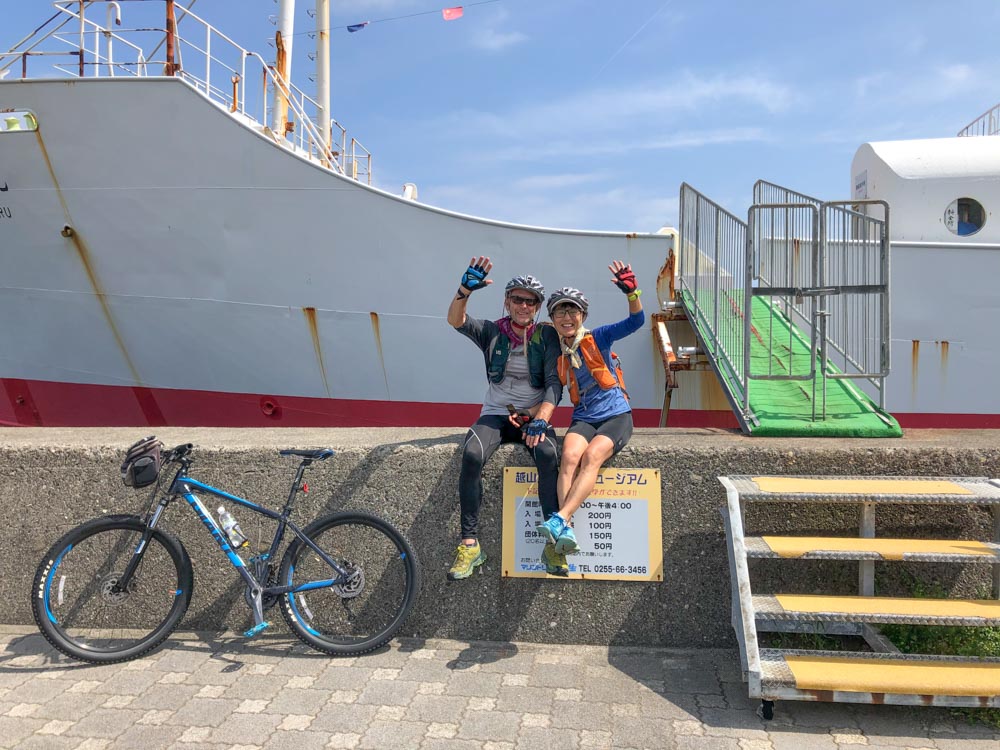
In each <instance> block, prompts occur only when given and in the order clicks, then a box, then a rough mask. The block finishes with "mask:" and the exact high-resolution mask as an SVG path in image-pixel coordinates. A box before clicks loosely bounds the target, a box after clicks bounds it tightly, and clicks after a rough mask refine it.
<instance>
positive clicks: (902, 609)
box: [774, 594, 1000, 619]
mask: <svg viewBox="0 0 1000 750" xmlns="http://www.w3.org/2000/svg"><path fill="white" fill-rule="evenodd" d="M774 598H775V599H777V601H778V603H779V604H780V605H781V606H782V607H783V608H784V610H785V611H786V612H835V613H843V614H873V615H874V614H885V615H915V616H920V617H955V618H972V617H982V618H988V619H990V618H992V619H996V618H1000V601H997V600H995V599H985V600H980V599H909V598H894V597H887V596H824V595H817V594H775V595H774Z"/></svg>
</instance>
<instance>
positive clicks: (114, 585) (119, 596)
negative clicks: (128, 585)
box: [100, 573, 135, 606]
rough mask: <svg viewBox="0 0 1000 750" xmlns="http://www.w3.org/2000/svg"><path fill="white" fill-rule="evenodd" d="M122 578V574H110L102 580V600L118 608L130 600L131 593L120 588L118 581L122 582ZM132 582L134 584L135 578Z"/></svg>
mask: <svg viewBox="0 0 1000 750" xmlns="http://www.w3.org/2000/svg"><path fill="white" fill-rule="evenodd" d="M121 577H122V574H121V573H108V574H107V575H106V576H104V577H103V578H102V579H101V583H100V588H101V599H103V600H104V601H105V602H106V603H108V604H111V605H114V606H116V605H118V604H122V603H124V602H125V601H126V600H127V599H128V595H129V594H130V593H131V592H130V591H129V590H128V589H120V588H118V581H120V580H121ZM132 581H133V583H134V581H135V578H133V579H132Z"/></svg>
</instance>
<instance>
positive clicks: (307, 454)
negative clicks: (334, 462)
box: [278, 448, 333, 461]
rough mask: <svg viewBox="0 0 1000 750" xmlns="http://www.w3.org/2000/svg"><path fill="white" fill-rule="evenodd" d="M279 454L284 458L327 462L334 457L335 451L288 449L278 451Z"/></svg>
mask: <svg viewBox="0 0 1000 750" xmlns="http://www.w3.org/2000/svg"><path fill="white" fill-rule="evenodd" d="M278 453H280V454H281V455H282V456H301V457H302V458H308V459H311V460H313V461H325V460H326V459H328V458H329V457H330V456H332V455H333V451H332V450H330V449H329V448H315V449H313V450H300V449H297V448H288V449H287V450H283V451H278Z"/></svg>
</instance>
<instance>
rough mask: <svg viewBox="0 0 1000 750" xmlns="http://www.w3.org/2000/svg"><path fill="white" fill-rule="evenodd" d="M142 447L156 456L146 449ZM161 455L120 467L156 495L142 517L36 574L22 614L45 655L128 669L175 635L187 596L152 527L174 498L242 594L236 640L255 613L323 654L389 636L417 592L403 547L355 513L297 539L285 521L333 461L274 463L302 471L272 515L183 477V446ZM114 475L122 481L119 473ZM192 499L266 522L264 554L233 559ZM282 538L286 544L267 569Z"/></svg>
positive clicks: (80, 537) (176, 550) (84, 537)
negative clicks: (242, 616)
mask: <svg viewBox="0 0 1000 750" xmlns="http://www.w3.org/2000/svg"><path fill="white" fill-rule="evenodd" d="M146 440H147V441H153V443H151V444H155V445H160V444H159V442H158V441H155V438H147V439H146ZM141 442H142V441H140V443H141ZM136 445H139V443H137V444H136ZM160 448H162V446H160ZM160 448H155V447H154V448H153V449H152V450H151V451H147V452H146V454H145V456H146V458H149V456H153V459H155V467H153V466H152V464H149V463H147V466H146V467H144V468H140V469H136V466H135V462H133V463H132V464H129V463H128V460H127V461H126V464H127V465H128V466H129V472H128V473H129V477H132V476H133V472H134V473H135V475H136V476H139V475H143V476H144V479H143V482H144V485H149V484H153V483H154V482H155V484H156V486H155V487H154V489H153V491H152V494H151V495H150V500H149V505H148V507H147V508H146V511H145V514H143V515H141V516H140V515H110V516H103V517H100V518H95V519H93V520H90V521H87V522H86V523H83V524H81V525H80V526H78V527H76V528H74V529H73V530H72V531H70V532H68V533H67V534H65V535H64V536H63V537H62V538H61V539H59V541H57V542H56V543H55V544H54V545H53V546H52V548H51V549H50V550H49V551H48V553H47V554H46V555H45V557H44V558H43V559H42V561H41V563H40V564H39V566H38V570H37V572H36V573H35V578H34V585H33V587H32V595H31V604H32V613H33V614H34V617H35V622H36V623H37V625H38V628H39V629H40V630H41V632H42V634H43V635H44V636H45V638H46V639H47V640H48V641H49V643H51V644H52V645H53V646H54V647H55V648H56V649H58V650H59V651H61V652H62V653H64V654H66V655H67V656H71V657H73V658H75V659H80V660H82V661H87V662H93V663H105V664H107V663H113V662H120V661H127V660H129V659H136V658H138V657H140V656H142V655H144V654H146V653H148V652H150V651H152V650H153V649H155V648H156V647H157V646H159V645H160V644H161V643H163V641H164V640H166V638H167V636H169V635H170V633H172V632H173V631H174V629H175V628H176V627H177V626H178V624H179V623H180V621H181V618H182V617H183V616H184V612H185V611H186V610H187V607H188V605H189V604H190V602H191V593H192V588H193V585H194V573H193V570H192V566H191V558H190V557H189V556H188V553H187V551H186V550H185V549H184V545H183V544H181V542H180V540H179V539H178V538H177V537H176V536H174V535H173V534H171V533H169V532H168V531H166V530H164V529H163V528H161V527H160V521H161V518H162V516H163V513H164V511H166V509H167V508H168V506H169V505H170V504H171V503H172V502H173V501H174V500H176V499H177V498H184V500H186V501H187V503H188V505H189V506H190V507H191V508H192V509H193V510H194V512H195V513H196V514H197V516H198V518H200V519H201V522H202V523H203V524H204V526H205V528H206V529H208V531H209V533H211V535H212V537H213V538H214V539H215V542H216V543H217V544H218V546H219V549H221V550H222V552H223V553H225V555H226V557H227V559H228V560H229V562H230V564H231V565H232V566H233V568H235V570H236V573H237V574H238V575H239V576H240V578H242V580H243V582H244V583H245V584H246V588H245V590H244V598H245V600H246V603H247V604H248V606H249V608H250V611H251V612H252V613H253V619H254V625H253V627H251V628H250V629H249V630H247V631H246V632H245V633H244V634H243V635H245V636H246V637H248V638H249V637H253V636H255V635H257V634H258V633H260V632H261V631H263V630H265V629H266V628H267V627H268V626H269V625H270V623H269V622H268V621H266V620H265V619H264V612H265V611H267V610H269V609H271V608H272V607H274V606H275V605H278V604H280V611H281V614H282V616H283V617H284V619H285V621H286V622H287V623H288V626H289V627H290V628H291V630H292V632H294V633H295V635H296V636H298V637H299V638H300V639H301V640H302V641H304V642H305V643H307V644H308V645H309V646H311V647H312V648H314V649H317V650H318V651H322V652H325V653H328V654H333V655H338V656H354V655H358V654H364V653H366V652H369V651H373V650H374V649H377V648H379V647H380V646H382V645H384V644H385V643H387V642H388V641H389V640H391V639H392V637H393V636H394V635H395V634H396V633H397V632H398V631H399V629H400V628H401V627H402V625H403V622H404V620H405V619H406V616H407V615H408V614H409V612H410V610H411V608H412V607H413V605H414V603H415V601H416V598H417V596H418V593H419V590H420V568H419V563H418V561H417V556H416V555H415V554H414V552H413V549H412V548H411V547H410V544H409V542H407V540H406V539H405V538H404V537H403V535H402V534H400V533H399V531H397V530H396V529H395V528H393V526H392V525H391V524H390V523H389V522H387V521H385V520H383V519H381V518H379V517H377V516H374V515H371V514H368V513H362V512H357V511H347V512H338V513H332V514H330V515H327V516H323V517H321V518H318V519H316V520H315V521H313V522H312V523H310V524H308V525H307V526H306V527H305V528H299V527H298V526H297V525H296V524H295V523H293V522H292V521H291V519H290V516H291V513H292V508H293V506H294V504H295V498H296V496H297V495H298V493H299V491H300V490H302V491H305V492H308V486H307V485H305V484H304V483H303V481H302V478H303V475H304V473H305V470H306V468H307V467H308V466H309V465H310V464H312V463H313V462H314V461H325V460H326V459H328V458H329V457H330V456H332V455H334V452H333V451H332V450H330V449H329V448H325V449H321V450H296V449H289V450H282V451H280V453H281V455H283V456H297V457H299V458H301V459H302V461H301V463H300V464H299V467H298V471H297V472H296V474H295V479H294V480H293V482H292V487H291V490H290V491H289V494H288V500H287V502H286V503H285V505H284V507H283V508H282V510H281V511H280V512H276V511H273V510H270V509H269V508H266V507H263V506H261V505H257V504H256V503H253V502H251V501H249V500H245V499H243V498H241V497H238V496H236V495H231V494H229V493H228V492H224V491H223V490H221V489H217V488H215V487H212V486H211V485H208V484H205V483H204V482H200V481H198V480H196V479H193V478H192V477H191V476H189V475H188V472H189V470H190V467H191V463H192V457H191V454H192V449H193V446H192V444H190V443H186V444H183V445H178V446H177V447H175V448H173V449H171V450H169V451H166V452H156V451H160ZM153 459H150V460H151V461H152V460H153ZM144 460H145V459H144ZM140 463H141V462H140ZM161 466H162V468H163V470H161V468H160V467H161ZM154 468H155V470H153V469H154ZM122 470H123V471H122V474H123V478H125V476H126V465H123V467H122ZM171 473H172V478H170V479H169V482H166V483H165V482H164V481H163V480H164V479H165V478H166V477H169V476H170V474H171ZM150 475H152V478H151V479H148V480H147V479H146V478H145V477H149V476H150ZM126 483H128V484H131V483H132V482H129V481H128V480H126ZM144 485H143V484H135V485H133V486H144ZM161 485H162V486H165V487H166V490H165V491H161ZM199 495H202V496H204V495H209V496H212V497H215V498H220V499H222V500H225V501H226V502H227V503H229V504H230V505H231V506H232V507H239V508H240V509H241V511H242V510H244V509H245V510H250V511H253V512H254V513H256V514H259V515H261V516H264V517H266V518H269V519H271V520H272V521H276V522H277V528H276V530H275V533H274V538H273V539H272V540H271V544H270V546H269V547H268V548H267V550H266V551H260V552H258V554H255V555H253V556H251V557H249V559H247V560H244V559H243V557H242V556H241V554H240V552H241V551H245V550H247V549H248V543H246V542H244V543H243V544H242V546H239V547H237V548H236V549H234V545H236V544H237V543H238V542H237V541H235V540H231V539H230V537H228V536H227V532H226V531H225V530H224V529H223V528H222V525H221V524H220V522H219V521H217V520H216V519H215V518H214V517H213V516H212V514H211V513H210V512H209V510H208V509H207V508H206V506H205V504H204V503H203V502H202V500H201V499H200V498H199ZM286 531H290V532H291V535H292V536H293V537H294V538H292V539H291V540H290V542H289V544H288V547H287V549H286V550H285V552H284V555H283V556H282V557H281V562H280V565H277V564H276V563H275V561H276V559H277V557H276V556H277V554H278V551H279V548H280V546H281V543H282V540H283V538H284V536H285V533H286ZM240 538H241V537H236V540H239V539H240Z"/></svg>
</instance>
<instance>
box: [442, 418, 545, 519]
mask: <svg viewBox="0 0 1000 750" xmlns="http://www.w3.org/2000/svg"><path fill="white" fill-rule="evenodd" d="M520 442H522V441H521V431H520V430H519V429H518V428H516V427H515V426H514V425H512V424H511V423H510V422H509V421H508V420H507V417H499V416H489V415H487V416H482V417H480V418H479V419H478V421H477V422H476V423H475V424H474V425H472V427H470V428H469V432H468V434H466V436H465V444H464V445H463V446H462V472H461V474H460V475H459V477H458V497H459V500H460V501H461V504H462V538H463V539H476V538H478V535H479V508H480V506H481V505H482V504H483V465H484V464H485V463H486V462H487V461H488V460H489V458H490V456H492V455H493V454H494V452H496V449H497V448H498V447H499V446H500V444H501V443H520ZM528 450H529V451H530V452H531V456H532V458H534V459H535V466H536V467H538V499H539V501H540V502H541V505H542V515H543V516H544V517H545V518H546V519H548V517H549V516H551V515H552V514H553V513H555V512H556V511H557V510H558V509H559V500H558V499H557V497H556V480H557V478H558V473H559V451H558V449H557V448H556V431H555V430H554V429H552V427H551V426H550V427H549V429H548V431H547V432H546V433H545V440H543V441H542V442H541V443H539V444H538V445H536V446H535V447H534V448H533V449H532V448H529V449H528Z"/></svg>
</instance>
